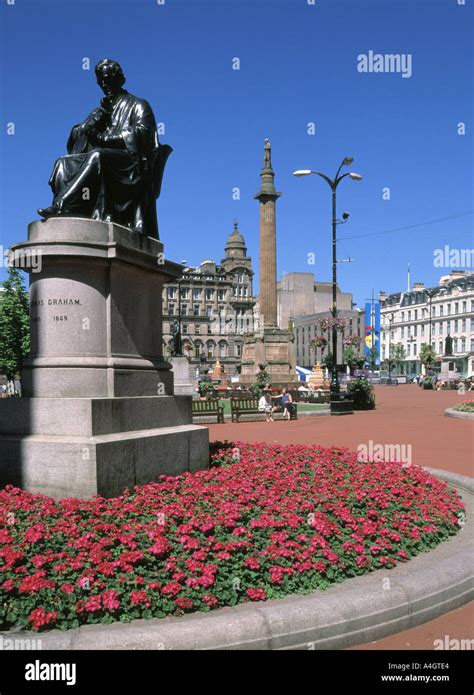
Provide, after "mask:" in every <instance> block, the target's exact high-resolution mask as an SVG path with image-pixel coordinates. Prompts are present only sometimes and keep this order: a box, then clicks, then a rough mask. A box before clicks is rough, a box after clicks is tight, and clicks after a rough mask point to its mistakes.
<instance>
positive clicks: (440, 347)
mask: <svg viewBox="0 0 474 695" xmlns="http://www.w3.org/2000/svg"><path fill="white" fill-rule="evenodd" d="M438 348H439V354H440V355H442V354H443V341H442V340H440V341H439V343H438Z"/></svg>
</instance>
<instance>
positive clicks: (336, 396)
mask: <svg viewBox="0 0 474 695" xmlns="http://www.w3.org/2000/svg"><path fill="white" fill-rule="evenodd" d="M353 161H354V159H353V158H352V157H345V158H344V159H343V160H342V162H341V164H340V166H339V169H338V170H337V172H336V175H335V177H334V178H333V179H331V178H330V177H329V176H326V174H323V173H321V172H320V171H313V170H312V169H298V170H297V171H294V172H293V176H309V175H310V174H317V175H318V176H320V177H321V178H322V179H324V180H325V181H326V183H327V184H328V185H329V186H330V187H331V191H332V308H331V314H332V317H333V325H332V375H331V387H330V389H331V413H332V414H339V413H341V414H342V412H344V409H341V407H340V386H339V375H338V371H337V325H336V318H337V313H338V312H337V237H336V229H337V225H338V219H337V213H336V191H337V187H338V186H339V184H340V183H341V181H342V179H345V178H346V177H347V176H349V177H350V178H351V179H352V180H353V181H360V180H361V179H362V176H361V175H360V174H356V173H354V172H352V171H351V172H346V173H345V174H341V169H342V167H343V166H350V165H351V164H352V162H353ZM346 219H347V216H346V218H345V219H344V221H346Z"/></svg>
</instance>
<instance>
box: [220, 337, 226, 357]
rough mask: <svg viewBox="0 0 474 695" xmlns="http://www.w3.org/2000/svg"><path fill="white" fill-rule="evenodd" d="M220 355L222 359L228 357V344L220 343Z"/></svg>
mask: <svg viewBox="0 0 474 695" xmlns="http://www.w3.org/2000/svg"><path fill="white" fill-rule="evenodd" d="M219 354H220V356H221V357H227V343H225V342H224V341H221V342H220V343H219Z"/></svg>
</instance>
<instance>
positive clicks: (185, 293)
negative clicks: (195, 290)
mask: <svg viewBox="0 0 474 695" xmlns="http://www.w3.org/2000/svg"><path fill="white" fill-rule="evenodd" d="M180 294H181V299H187V298H188V290H187V289H186V287H182V288H181V292H180Z"/></svg>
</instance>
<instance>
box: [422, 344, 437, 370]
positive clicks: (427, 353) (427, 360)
mask: <svg viewBox="0 0 474 695" xmlns="http://www.w3.org/2000/svg"><path fill="white" fill-rule="evenodd" d="M435 358H436V353H435V351H434V350H433V347H432V346H431V345H429V344H428V343H423V344H422V345H421V348H420V362H421V364H424V365H425V367H427V368H428V369H429V368H430V367H432V366H433V365H434V363H435Z"/></svg>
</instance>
